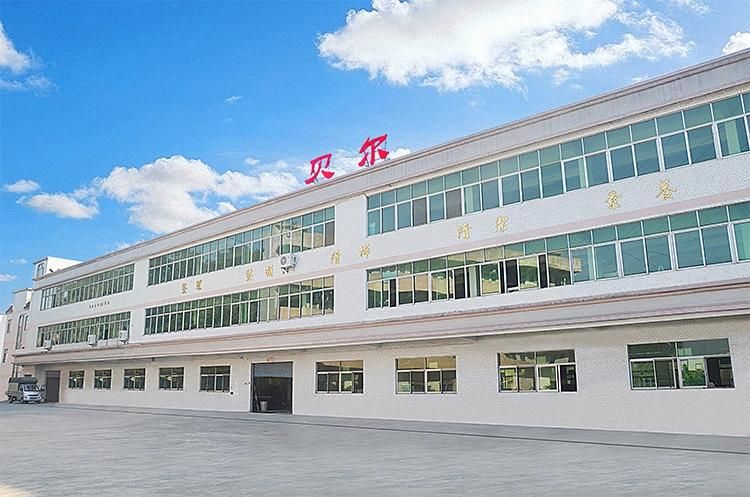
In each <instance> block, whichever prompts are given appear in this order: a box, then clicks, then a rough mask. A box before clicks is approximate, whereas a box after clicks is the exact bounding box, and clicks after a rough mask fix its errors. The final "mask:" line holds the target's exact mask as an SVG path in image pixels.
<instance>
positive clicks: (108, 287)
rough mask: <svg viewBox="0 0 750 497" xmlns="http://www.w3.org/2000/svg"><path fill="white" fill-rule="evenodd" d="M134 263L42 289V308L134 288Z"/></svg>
mask: <svg viewBox="0 0 750 497" xmlns="http://www.w3.org/2000/svg"><path fill="white" fill-rule="evenodd" d="M133 270H134V265H133V264H130V265H128V266H123V267H118V268H116V269H111V270H109V271H104V272H102V273H97V274H93V275H91V276H87V277H85V278H80V279H77V280H73V281H69V282H67V283H63V284H61V285H56V286H53V287H50V288H45V289H44V290H42V301H41V305H40V310H42V311H44V310H47V309H52V308H54V307H60V306H62V305H68V304H74V303H76V302H83V301H84V300H91V299H96V298H99V297H106V296H107V295H114V294H116V293H121V292H127V291H130V290H132V289H133Z"/></svg>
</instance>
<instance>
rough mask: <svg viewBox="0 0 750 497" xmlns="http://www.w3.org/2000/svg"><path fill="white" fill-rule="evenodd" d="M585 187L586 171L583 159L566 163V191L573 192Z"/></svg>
mask: <svg viewBox="0 0 750 497" xmlns="http://www.w3.org/2000/svg"><path fill="white" fill-rule="evenodd" d="M585 186H586V171H585V169H584V162H583V159H582V158H581V159H574V160H569V161H567V162H565V189H566V190H567V191H572V190H578V189H579V188H583V187H585Z"/></svg>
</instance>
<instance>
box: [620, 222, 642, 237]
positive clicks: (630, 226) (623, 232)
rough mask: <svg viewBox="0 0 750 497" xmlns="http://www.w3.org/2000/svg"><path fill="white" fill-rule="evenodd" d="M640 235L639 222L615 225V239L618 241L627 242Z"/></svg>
mask: <svg viewBox="0 0 750 497" xmlns="http://www.w3.org/2000/svg"><path fill="white" fill-rule="evenodd" d="M642 234H643V231H642V230H641V222H640V221H635V222H632V223H625V224H618V225H617V239H618V240H627V239H628V238H635V237H638V236H641V235H642Z"/></svg>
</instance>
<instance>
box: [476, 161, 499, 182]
mask: <svg viewBox="0 0 750 497" xmlns="http://www.w3.org/2000/svg"><path fill="white" fill-rule="evenodd" d="M498 173H499V167H498V164H497V161H495V162H490V163H489V164H485V165H483V166H479V176H481V178H482V180H486V179H492V178H497V176H498Z"/></svg>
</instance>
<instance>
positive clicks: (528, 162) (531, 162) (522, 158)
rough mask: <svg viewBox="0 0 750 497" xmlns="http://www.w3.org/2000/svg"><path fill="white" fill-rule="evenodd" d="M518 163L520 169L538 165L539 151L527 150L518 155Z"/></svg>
mask: <svg viewBox="0 0 750 497" xmlns="http://www.w3.org/2000/svg"><path fill="white" fill-rule="evenodd" d="M518 165H519V167H520V168H521V171H525V170H526V169H531V168H532V167H536V166H538V165H539V152H537V151H536V150H534V151H533V152H527V153H525V154H521V155H519V156H518Z"/></svg>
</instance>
